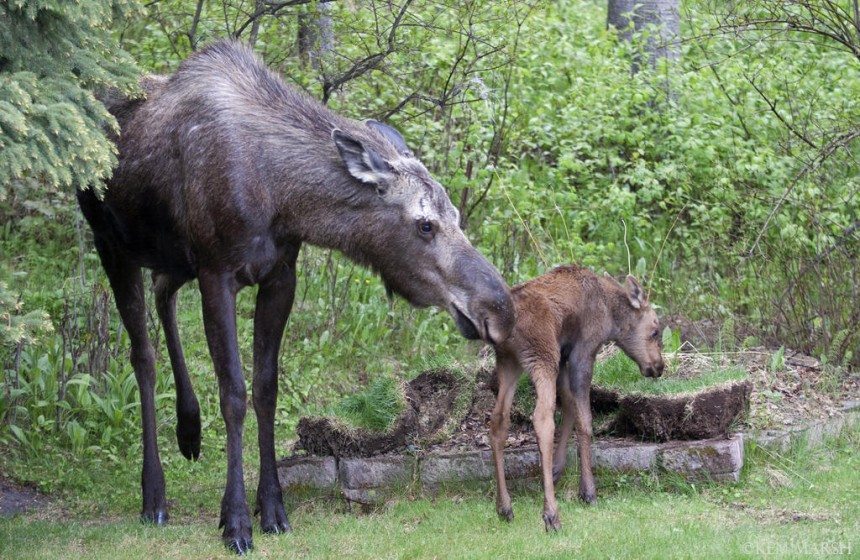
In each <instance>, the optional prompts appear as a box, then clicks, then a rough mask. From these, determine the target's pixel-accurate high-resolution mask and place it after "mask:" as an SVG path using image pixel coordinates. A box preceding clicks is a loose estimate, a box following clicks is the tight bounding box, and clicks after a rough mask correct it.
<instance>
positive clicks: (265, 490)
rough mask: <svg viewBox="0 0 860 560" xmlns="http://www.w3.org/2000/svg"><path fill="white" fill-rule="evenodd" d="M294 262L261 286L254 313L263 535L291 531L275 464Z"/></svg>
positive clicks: (293, 282)
mask: <svg viewBox="0 0 860 560" xmlns="http://www.w3.org/2000/svg"><path fill="white" fill-rule="evenodd" d="M294 265H295V261H293V262H292V263H289V265H285V268H284V271H283V273H282V274H281V275H279V276H278V277H277V278H276V279H275V280H273V281H271V282H269V283H268V284H266V285H264V286H260V291H259V292H258V293H257V308H256V311H255V313H254V411H255V412H256V413H257V426H258V442H259V445H260V483H259V486H258V487H257V511H259V513H260V526H261V527H262V529H263V532H264V533H285V532H287V531H289V530H290V522H289V520H288V519H287V512H286V511H285V510H284V500H283V495H282V493H281V485H280V483H279V482H278V468H277V465H276V463H275V405H276V403H277V399H278V352H279V350H280V346H281V338H282V336H283V334H284V327H285V326H286V324H287V318H288V317H289V316H290V308H291V307H292V305H293V295H294V294H295V289H296V273H295V268H294Z"/></svg>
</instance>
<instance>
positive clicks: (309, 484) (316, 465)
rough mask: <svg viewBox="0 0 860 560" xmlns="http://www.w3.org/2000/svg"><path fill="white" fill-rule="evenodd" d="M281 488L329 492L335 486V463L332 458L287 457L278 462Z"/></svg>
mask: <svg viewBox="0 0 860 560" xmlns="http://www.w3.org/2000/svg"><path fill="white" fill-rule="evenodd" d="M278 479H279V480H280V483H281V488H283V489H285V490H286V489H290V488H297V487H302V488H311V489H315V490H331V489H333V488H334V487H335V486H337V463H336V462H335V459H334V457H315V456H308V457H301V456H300V457H287V458H286V459H282V460H281V461H279V462H278Z"/></svg>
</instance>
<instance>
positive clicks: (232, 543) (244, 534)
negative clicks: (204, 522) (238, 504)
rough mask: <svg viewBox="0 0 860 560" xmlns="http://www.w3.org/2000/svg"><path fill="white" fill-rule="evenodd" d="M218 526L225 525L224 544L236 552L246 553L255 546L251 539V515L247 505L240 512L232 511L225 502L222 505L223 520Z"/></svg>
mask: <svg viewBox="0 0 860 560" xmlns="http://www.w3.org/2000/svg"><path fill="white" fill-rule="evenodd" d="M218 527H219V528H220V527H223V528H224V532H223V533H222V535H221V538H222V540H223V541H224V546H226V547H227V548H229V549H230V550H232V551H233V552H235V553H236V554H240V555H241V554H245V553H246V552H248V551H250V550H251V549H252V548H254V542H253V541H252V539H251V516H250V515H248V509H247V507H245V508H242V510H241V511H239V512H230V511H229V510H228V509H227V507H225V506H224V505H223V504H222V506H221V521H220V522H219V523H218Z"/></svg>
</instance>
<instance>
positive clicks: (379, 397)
mask: <svg viewBox="0 0 860 560" xmlns="http://www.w3.org/2000/svg"><path fill="white" fill-rule="evenodd" d="M405 406H406V397H405V396H404V393H403V385H402V383H400V382H399V381H397V380H396V379H394V378H393V377H387V376H379V377H377V378H376V379H374V380H373V381H371V382H370V385H368V386H367V389H365V390H363V391H359V392H357V393H352V394H350V395H347V396H346V397H344V398H343V400H341V401H340V402H339V403H338V404H337V405H336V406H335V407H334V414H335V415H336V416H337V417H338V418H340V419H342V420H344V421H346V423H347V424H349V425H350V426H353V427H356V428H364V429H367V430H373V431H376V432H384V431H385V430H387V429H388V428H390V427H391V425H392V424H393V423H394V421H395V420H396V419H397V416H398V415H399V414H400V413H401V412H402V411H403V408H404V407H405Z"/></svg>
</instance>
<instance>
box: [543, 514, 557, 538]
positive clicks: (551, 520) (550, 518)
mask: <svg viewBox="0 0 860 560" xmlns="http://www.w3.org/2000/svg"><path fill="white" fill-rule="evenodd" d="M543 524H544V528H546V532H547V533H555V532H557V531H558V530H559V529H561V521H559V519H558V512H555V513H547V512H543Z"/></svg>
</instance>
